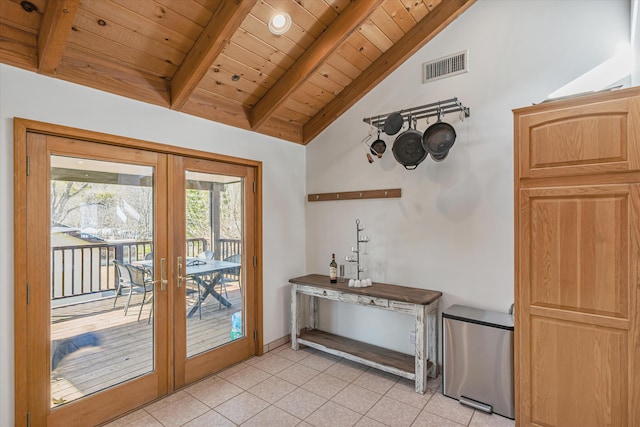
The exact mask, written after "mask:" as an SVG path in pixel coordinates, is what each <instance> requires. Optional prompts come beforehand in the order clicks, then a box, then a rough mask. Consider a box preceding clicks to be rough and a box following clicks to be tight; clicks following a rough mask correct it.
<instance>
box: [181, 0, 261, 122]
mask: <svg viewBox="0 0 640 427" xmlns="http://www.w3.org/2000/svg"><path fill="white" fill-rule="evenodd" d="M256 2H257V0H235V1H223V2H221V5H220V8H219V9H218V10H217V11H216V13H215V14H214V15H213V16H212V17H211V20H210V21H209V24H207V26H206V28H205V29H204V31H203V32H202V34H201V35H200V37H198V40H197V41H196V43H195V45H194V46H193V48H192V49H191V50H190V51H189V53H188V54H187V57H186V58H185V60H184V61H183V62H182V65H181V66H180V68H178V71H177V72H176V74H175V76H174V77H173V79H172V80H171V108H172V109H174V110H180V109H181V108H182V107H183V106H184V104H185V103H186V102H187V99H188V98H189V96H191V94H192V93H193V91H194V89H195V88H196V87H197V86H198V84H199V83H200V81H201V80H202V79H203V78H204V76H205V75H206V74H207V71H208V70H209V67H210V66H211V64H212V63H213V61H214V60H215V59H216V58H217V57H218V55H219V54H220V52H222V49H224V47H225V46H226V44H227V43H228V42H229V40H230V39H231V36H233V33H235V31H236V30H237V29H238V27H240V24H241V23H242V21H244V19H245V17H246V16H247V14H248V13H249V12H250V11H251V9H252V8H253V6H254V5H255V4H256Z"/></svg>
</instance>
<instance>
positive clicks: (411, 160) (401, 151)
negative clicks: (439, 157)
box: [391, 117, 429, 170]
mask: <svg viewBox="0 0 640 427" xmlns="http://www.w3.org/2000/svg"><path fill="white" fill-rule="evenodd" d="M414 126H415V122H414ZM391 151H392V152H393V157H395V158H396V160H397V161H398V163H400V164H401V165H402V166H404V168H405V169H407V170H413V169H415V168H417V167H418V165H419V164H420V163H422V162H423V160H424V159H426V158H427V156H428V155H429V153H428V152H427V151H426V150H425V149H424V147H423V146H422V132H419V131H418V130H416V129H411V117H409V129H407V130H405V131H404V132H402V133H401V134H400V135H398V136H397V137H396V140H395V141H394V142H393V147H392V148H391Z"/></svg>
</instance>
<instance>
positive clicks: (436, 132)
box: [422, 114, 456, 160]
mask: <svg viewBox="0 0 640 427" xmlns="http://www.w3.org/2000/svg"><path fill="white" fill-rule="evenodd" d="M455 141H456V130H455V129H454V128H453V126H451V125H450V124H449V123H445V122H443V121H442V115H440V114H438V121H437V122H435V123H434V124H432V125H431V126H429V127H428V128H427V130H426V131H424V135H423V136H422V146H423V147H424V149H425V150H426V151H428V152H429V154H431V157H433V156H434V155H436V157H442V156H443V155H444V157H446V154H445V153H448V152H449V149H450V148H451V147H453V143H454V142H455ZM444 157H442V158H441V159H440V160H444ZM434 160H435V158H434Z"/></svg>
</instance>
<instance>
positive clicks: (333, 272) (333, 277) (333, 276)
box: [329, 254, 338, 283]
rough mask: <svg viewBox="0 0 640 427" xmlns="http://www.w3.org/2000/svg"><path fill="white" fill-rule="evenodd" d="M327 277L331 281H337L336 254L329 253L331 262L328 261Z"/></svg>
mask: <svg viewBox="0 0 640 427" xmlns="http://www.w3.org/2000/svg"><path fill="white" fill-rule="evenodd" d="M329 279H330V281H331V283H337V282H338V264H336V254H331V262H330V263H329Z"/></svg>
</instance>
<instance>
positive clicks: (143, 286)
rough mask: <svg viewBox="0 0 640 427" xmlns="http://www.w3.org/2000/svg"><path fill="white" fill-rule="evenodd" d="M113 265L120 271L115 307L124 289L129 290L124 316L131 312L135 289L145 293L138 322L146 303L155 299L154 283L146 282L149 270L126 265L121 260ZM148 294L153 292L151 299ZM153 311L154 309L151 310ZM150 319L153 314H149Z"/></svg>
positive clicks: (114, 261) (114, 301)
mask: <svg viewBox="0 0 640 427" xmlns="http://www.w3.org/2000/svg"><path fill="white" fill-rule="evenodd" d="M113 263H114V264H115V265H116V268H117V270H118V288H117V289H116V297H115V298H114V300H113V306H114V307H115V306H116V302H117V301H118V297H119V296H120V293H121V292H122V290H123V289H128V290H129V294H128V296H127V302H126V304H125V306H124V314H125V316H126V315H127V312H128V311H129V304H130V303H131V294H133V290H134V288H137V289H139V290H142V291H143V295H142V303H141V304H140V313H138V320H140V315H141V314H142V308H143V306H144V304H145V303H146V302H149V301H150V300H151V299H152V298H153V288H152V287H153V283H151V282H150V281H146V280H145V274H146V272H147V270H145V269H144V268H142V267H137V266H135V265H131V264H126V263H124V262H122V261H119V260H117V259H116V260H113ZM147 292H151V295H150V297H149V298H147ZM151 311H153V307H152V308H151ZM149 318H151V313H149Z"/></svg>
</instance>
